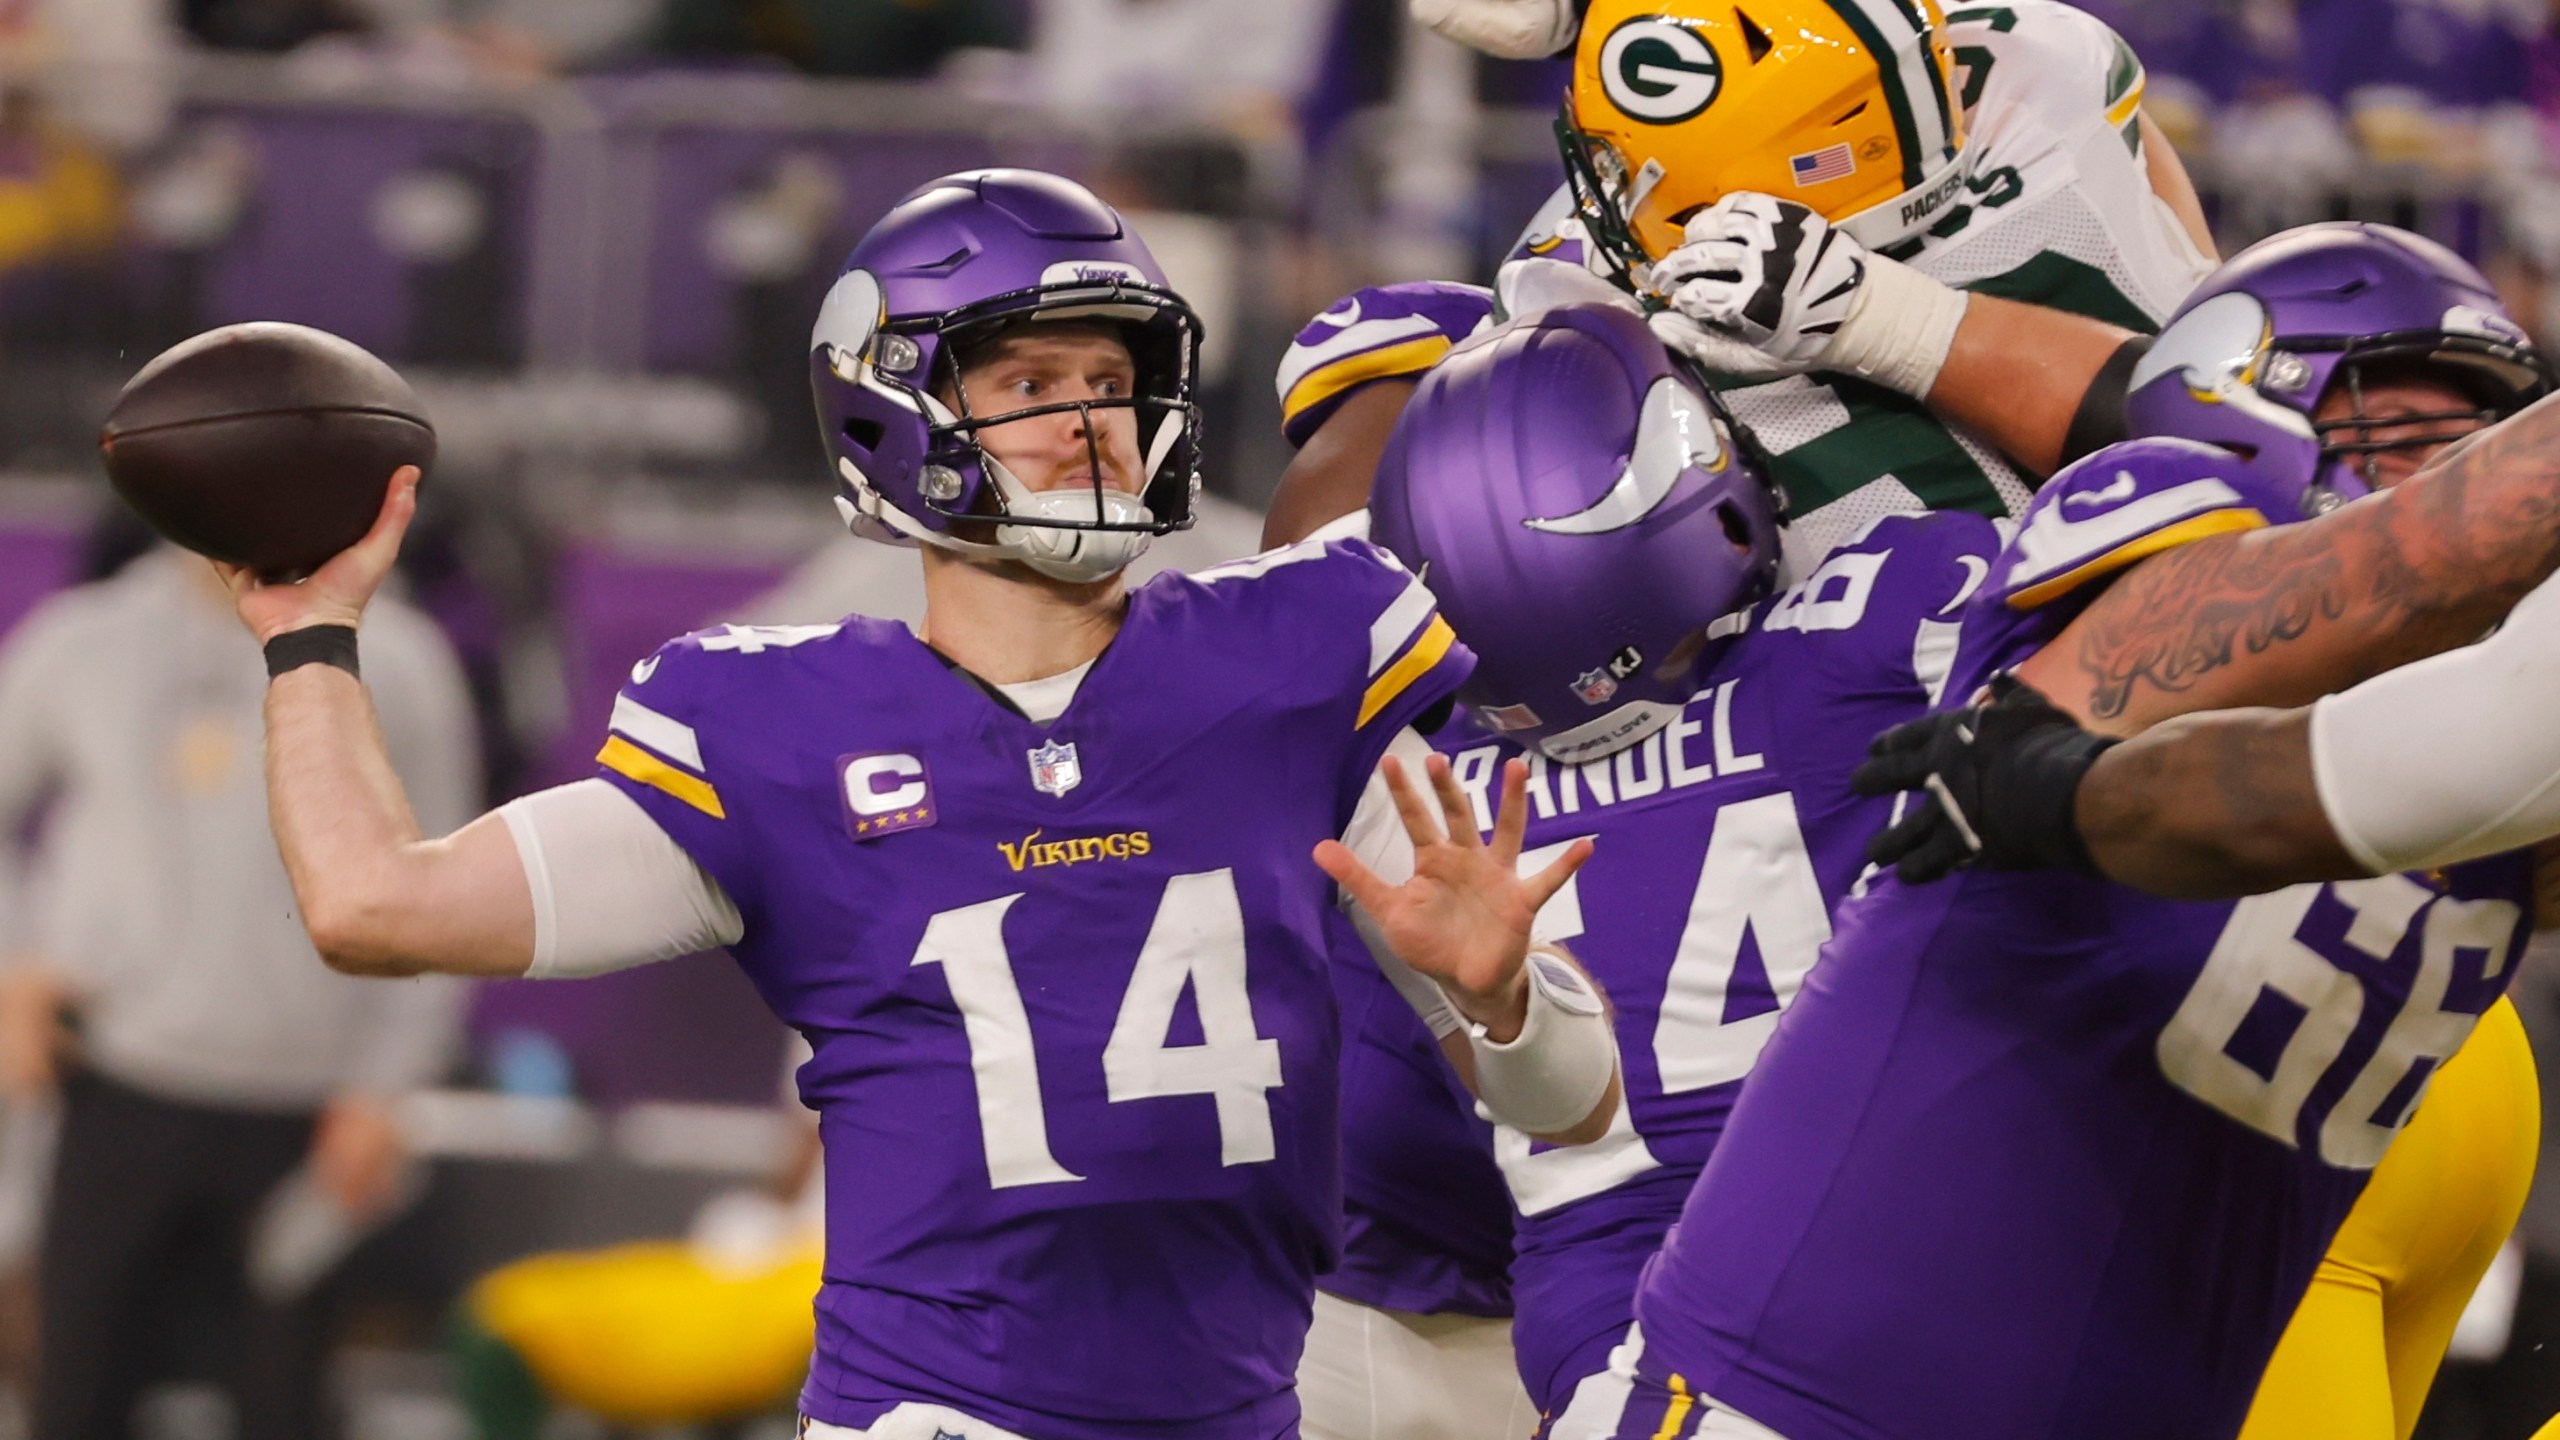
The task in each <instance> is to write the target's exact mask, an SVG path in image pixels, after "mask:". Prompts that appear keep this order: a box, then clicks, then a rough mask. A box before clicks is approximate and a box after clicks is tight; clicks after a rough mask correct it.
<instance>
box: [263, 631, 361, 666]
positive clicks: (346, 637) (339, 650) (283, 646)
mask: <svg viewBox="0 0 2560 1440" xmlns="http://www.w3.org/2000/svg"><path fill="white" fill-rule="evenodd" d="M305 665H335V666H337V667H338V668H339V669H341V670H344V671H346V672H347V673H348V674H350V675H353V676H355V677H356V678H357V679H359V680H361V679H363V678H364V671H363V670H362V669H360V668H358V667H357V665H356V627H354V626H353V625H310V626H305V627H304V628H302V629H300V630H287V631H286V632H284V633H283V634H281V635H279V636H277V637H276V638H274V639H273V640H270V641H268V642H267V678H268V679H270V680H273V679H274V678H276V677H277V676H279V675H281V674H283V673H284V672H286V671H287V670H299V669H301V668H302V667H303V666H305Z"/></svg>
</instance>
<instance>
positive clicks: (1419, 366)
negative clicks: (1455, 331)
mask: <svg viewBox="0 0 2560 1440" xmlns="http://www.w3.org/2000/svg"><path fill="white" fill-rule="evenodd" d="M1450 348H1451V346H1450V344H1449V337H1448V336H1446V335H1423V336H1419V337H1417V338H1415V339H1411V340H1407V341H1404V342H1402V343H1401V344H1396V345H1388V346H1385V347H1383V348H1380V349H1377V350H1369V351H1365V352H1363V353H1361V354H1358V355H1352V356H1347V357H1345V358H1344V359H1342V360H1338V361H1336V362H1335V363H1333V364H1331V365H1327V366H1325V367H1324V368H1322V369H1320V370H1311V371H1309V372H1308V373H1307V375H1306V377H1305V378H1304V379H1302V380H1300V381H1299V382H1298V383H1297V384H1295V385H1292V386H1290V387H1289V393H1288V394H1287V395H1286V396H1284V397H1282V399H1281V401H1280V413H1281V415H1282V416H1283V417H1284V418H1287V419H1292V420H1294V419H1296V418H1297V417H1298V416H1300V415H1303V414H1305V413H1306V412H1308V411H1309V410H1312V409H1314V408H1315V407H1317V406H1318V405H1321V404H1323V403H1324V402H1326V401H1327V400H1330V399H1332V398H1333V397H1334V396H1336V395H1339V394H1341V393H1342V392H1343V391H1345V390H1348V389H1350V388H1351V387H1352V386H1354V385H1364V384H1367V383H1368V382H1369V381H1372V380H1384V379H1388V378H1389V377H1392V376H1396V375H1419V374H1421V373H1422V372H1423V371H1425V370H1428V369H1430V368H1431V367H1432V366H1434V365H1437V364H1439V363H1440V357H1441V356H1443V355H1446V354H1448V353H1449V351H1450Z"/></svg>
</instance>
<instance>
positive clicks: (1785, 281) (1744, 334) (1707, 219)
mask: <svg viewBox="0 0 2560 1440" xmlns="http://www.w3.org/2000/svg"><path fill="white" fill-rule="evenodd" d="M1684 236H1685V243H1683V244H1682V245H1681V246H1680V248H1679V249H1677V250H1674V251H1672V252H1671V253H1670V254H1669V255H1666V256H1664V257H1663V258H1662V261H1661V263H1660V264H1657V265H1655V266H1654V267H1653V276H1652V285H1653V289H1654V290H1655V291H1656V292H1657V293H1658V294H1660V295H1661V296H1662V298H1663V300H1664V302H1665V303H1666V304H1668V305H1669V306H1670V313H1671V314H1674V315H1677V316H1679V317H1680V318H1681V319H1683V320H1686V321H1688V322H1690V323H1691V324H1693V325H1695V326H1697V327H1699V328H1700V329H1701V330H1703V331H1705V332H1707V334H1709V335H1711V336H1720V337H1726V338H1729V339H1731V340H1735V341H1739V342H1740V343H1741V344H1742V345H1745V346H1747V347H1749V348H1751V349H1753V350H1758V351H1760V352H1762V353H1764V354H1766V355H1767V356H1769V357H1770V358H1771V359H1772V360H1775V361H1777V362H1780V363H1781V364H1783V365H1785V366H1787V367H1790V368H1793V369H1798V370H1801V369H1807V368H1810V367H1812V366H1815V365H1818V364H1820V363H1821V362H1822V360H1823V359H1824V357H1825V356H1826V355H1827V354H1828V353H1829V352H1830V349H1831V341H1832V337H1833V336H1835V335H1837V334H1839V332H1840V327H1841V325H1842V324H1843V323H1844V322H1846V321H1847V320H1848V318H1849V312H1850V310H1851V309H1853V308H1854V307H1855V306H1856V303H1857V299H1858V290H1859V287H1860V286H1862V285H1864V284H1865V283H1866V278H1867V251H1866V247H1864V246H1862V245H1860V244H1859V243H1858V242H1857V241H1855V240H1852V239H1850V238H1849V237H1848V236H1847V235H1846V234H1844V233H1842V232H1841V231H1839V230H1835V229H1833V228H1832V226H1831V223H1830V222H1829V221H1827V220H1825V219H1823V218H1822V217H1821V216H1820V215H1817V214H1815V213H1814V212H1813V211H1811V210H1809V209H1807V208H1805V207H1804V206H1802V205H1799V204H1797V203H1795V202H1794V201H1792V200H1780V199H1777V198H1775V197H1774V196H1769V195H1756V194H1750V193H1741V194H1734V195H1727V196H1726V197H1724V198H1723V199H1722V200H1719V201H1717V202H1716V203H1715V204H1714V205H1712V206H1710V207H1708V208H1707V209H1706V210H1704V211H1701V212H1700V213H1699V214H1697V215H1696V216H1694V217H1692V218H1691V219H1690V221H1689V224H1688V226H1687V228H1686V230H1685V231H1684ZM1657 330H1659V327H1657ZM1662 338H1663V339H1664V341H1665V343H1668V344H1673V345H1675V346H1678V345H1679V342H1678V340H1676V339H1675V338H1674V337H1673V336H1671V335H1664V336H1663V337H1662ZM1679 348H1682V349H1687V348H1688V347H1686V346H1679ZM1698 358H1699V359H1700V360H1701V361H1703V362H1705V363H1709V364H1713V363H1714V362H1713V361H1712V360H1711V359H1709V357H1707V356H1704V355H1700V356H1699V357H1698Z"/></svg>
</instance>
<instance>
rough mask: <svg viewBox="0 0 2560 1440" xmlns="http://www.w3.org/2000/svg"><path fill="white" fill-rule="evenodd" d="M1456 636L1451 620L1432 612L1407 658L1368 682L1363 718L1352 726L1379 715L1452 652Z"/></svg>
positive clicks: (1358, 725)
mask: <svg viewBox="0 0 2560 1440" xmlns="http://www.w3.org/2000/svg"><path fill="white" fill-rule="evenodd" d="M1457 638H1458V632H1456V631H1454V630H1452V629H1450V628H1449V622H1448V621H1446V620H1443V619H1441V618H1440V617H1439V616H1437V615H1434V616H1432V617H1431V623H1430V624H1429V625H1427V626H1425V627H1423V631H1422V638H1421V639H1419V640H1416V641H1414V642H1413V648H1412V649H1410V650H1407V651H1406V652H1404V658H1403V659H1401V660H1399V661H1397V662H1396V663H1394V664H1393V665H1390V666H1388V667H1387V673H1386V674H1384V675H1381V676H1379V677H1378V678H1377V679H1375V680H1372V681H1370V682H1369V691H1368V693H1367V694H1365V695H1363V696H1361V697H1360V718H1359V719H1358V720H1357V721H1354V722H1353V728H1354V729H1357V728H1359V727H1361V726H1364V725H1367V724H1368V723H1369V722H1370V721H1372V720H1375V719H1377V718H1378V712H1379V711H1381V710H1384V709H1386V708H1387V705H1388V703H1389V702H1390V701H1392V700H1394V699H1395V698H1396V697H1397V696H1399V695H1401V694H1403V693H1404V692H1405V691H1406V690H1407V689H1409V688H1411V687H1412V685H1413V682H1414V681H1416V680H1419V679H1421V678H1422V677H1423V676H1424V675H1426V674H1428V673H1430V670H1431V667H1432V666H1434V665H1437V664H1439V663H1440V657H1441V656H1443V655H1446V654H1448V653H1449V647H1450V646H1451V645H1452V644H1454V643H1456V641H1457Z"/></svg>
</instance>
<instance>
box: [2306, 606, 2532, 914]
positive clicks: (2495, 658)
mask: <svg viewBox="0 0 2560 1440" xmlns="http://www.w3.org/2000/svg"><path fill="white" fill-rule="evenodd" d="M2555 716H2560V579H2553V580H2546V581H2544V582H2543V583H2542V584H2541V585H2540V586H2539V587H2537V588H2536V589H2535V590H2534V591H2533V593H2532V594H2530V595H2527V596H2526V597H2525V598H2524V600H2523V603H2521V604H2519V605H2517V606H2516V608H2515V612H2514V613H2513V614H2511V615H2509V616H2508V617H2507V623H2506V625H2505V626H2504V627H2502V628H2501V629H2500V630H2499V631H2498V633H2496V634H2495V635H2492V636H2490V637H2489V638H2488V639H2486V640H2483V641H2481V642H2480V643H2479V644H2477V645H2473V646H2470V647H2468V648H2465V649H2461V650H2454V651H2449V652H2447V653H2445V654H2442V655H2437V656H2433V657H2430V658H2428V659H2425V660H2421V661H2419V662H2417V663H2416V664H2414V665H2406V666H2403V667H2401V668H2400V669H2397V670H2393V671H2390V672H2389V673H2387V674H2383V675H2377V676H2375V677H2374V678H2373V679H2371V680H2368V681H2366V682H2365V683H2363V684H2361V685H2358V686H2356V687H2355V688H2354V689H2351V690H2346V691H2342V692H2340V693H2339V694H2336V695H2332V696H2329V697H2328V698H2326V699H2324V700H2321V701H2320V702H2319V703H2318V704H2316V705H2315V706H2313V707H2312V711H2311V770H2312V776H2313V779H2314V780H2315V781H2316V782H2317V784H2318V787H2319V792H2320V806H2321V808H2322V809H2323V810H2325V811H2326V812H2328V816H2329V824H2330V827H2331V828H2332V829H2334V830H2336V831H2337V832H2338V840H2339V843H2340V844H2342V845H2344V846H2345V847H2346V850H2347V853H2348V854H2350V855H2353V856H2354V857H2356V859H2357V860H2359V861H2361V862H2362V863H2363V864H2365V865H2366V866H2367V867H2369V868H2370V869H2372V871H2373V872H2374V873H2375V874H2377V875H2384V874H2389V873H2391V872H2392V871H2395V870H2424V869H2430V868H2433V867H2435V866H2438V865H2450V864H2452V863H2454V862H2455V861H2458V860H2472V859H2477V858H2479V857H2480V856H2483V855H2495V854H2498V853H2499V852H2501V851H2505V850H2513V849H2516V848H2518V847H2520V846H2524V845H2529V844H2531V843H2533V842H2534V841H2537V840H2541V839H2544V838H2546V837H2548V836H2551V835H2555V834H2560V722H2555V718H2554V717H2555Z"/></svg>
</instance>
